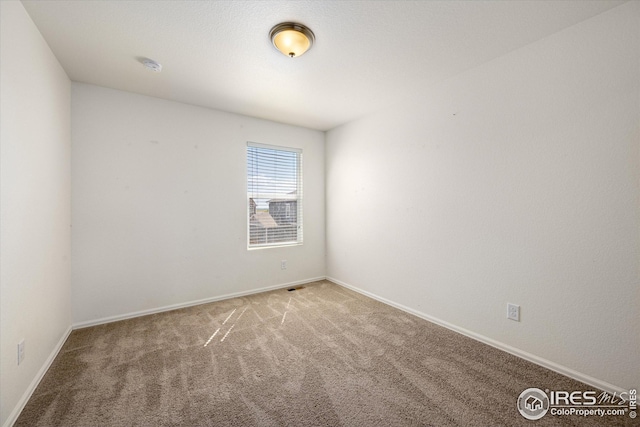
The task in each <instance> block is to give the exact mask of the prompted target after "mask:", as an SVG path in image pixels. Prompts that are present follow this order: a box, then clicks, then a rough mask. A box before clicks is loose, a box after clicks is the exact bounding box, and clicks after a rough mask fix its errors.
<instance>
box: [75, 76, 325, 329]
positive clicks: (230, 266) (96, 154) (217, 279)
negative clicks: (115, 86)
mask: <svg viewBox="0 0 640 427" xmlns="http://www.w3.org/2000/svg"><path fill="white" fill-rule="evenodd" d="M150 77H153V76H150ZM71 97H72V107H71V111H72V159H73V163H72V180H73V184H72V200H73V203H72V206H73V207H72V224H73V227H72V243H73V252H72V289H73V313H74V322H75V323H83V322H90V321H95V320H97V319H103V318H107V317H112V316H121V315H126V314H129V313H134V312H138V311H145V310H153V309H156V308H159V307H166V306H169V305H173V304H181V303H185V302H189V301H196V300H200V299H206V298H212V297H217V296H222V295H227V294H232V293H238V292H246V291H252V290H256V289H260V288H263V287H267V286H274V285H282V284H286V283H291V282H296V281H304V280H308V279H313V278H317V277H324V274H325V265H324V252H325V246H324V239H325V233H324V134H323V133H322V132H318V131H312V130H307V129H303V128H299V127H293V126H288V125H283V124H277V123H273V122H268V121H264V120H258V119H254V118H249V117H244V116H239V115H234V114H229V113H224V112H220V111H214V110H209V109H205V108H201V107H194V106H190V105H185V104H180V103H176V102H171V101H165V100H160V99H156V98H151V97H145V96H141V95H135V94H131V93H127V92H121V91H117V90H112V89H105V88H101V87H97V86H92V85H86V84H80V83H73V85H72V96H71ZM247 141H253V142H259V143H264V144H273V145H282V146H289V147H298V148H302V149H303V152H304V155H303V156H304V157H303V158H304V195H305V199H304V227H305V228H304V244H303V245H302V246H294V247H284V248H277V249H273V248H272V249H261V250H251V251H248V250H247V223H246V212H247V202H246V142H247ZM281 260H287V261H288V262H287V270H281V269H280V261H281Z"/></svg>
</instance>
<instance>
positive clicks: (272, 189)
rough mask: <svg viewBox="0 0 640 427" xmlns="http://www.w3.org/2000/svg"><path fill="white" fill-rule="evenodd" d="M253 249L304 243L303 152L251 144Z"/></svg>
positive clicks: (249, 199)
mask: <svg viewBox="0 0 640 427" xmlns="http://www.w3.org/2000/svg"><path fill="white" fill-rule="evenodd" d="M247 212H248V219H247V221H248V229H249V232H248V234H249V241H248V247H249V248H259V247H270V246H282V245H291V244H300V243H302V150H299V149H295V148H285V147H275V146H270V145H264V144H256V143H253V142H248V143H247Z"/></svg>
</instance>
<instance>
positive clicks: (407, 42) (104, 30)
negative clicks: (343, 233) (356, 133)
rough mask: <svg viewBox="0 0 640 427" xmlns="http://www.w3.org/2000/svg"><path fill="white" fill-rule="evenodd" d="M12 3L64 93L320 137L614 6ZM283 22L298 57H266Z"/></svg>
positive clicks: (535, 3)
mask: <svg viewBox="0 0 640 427" xmlns="http://www.w3.org/2000/svg"><path fill="white" fill-rule="evenodd" d="M22 3H23V4H24V6H25V8H26V10H27V12H28V13H29V14H30V16H31V18H32V19H33V21H34V22H35V24H36V25H37V27H38V28H39V29H40V32H41V33H42V35H43V36H44V38H45V40H46V41H47V42H48V43H49V46H50V47H51V49H52V50H53V52H54V54H55V55H56V57H57V58H58V60H59V61H60V63H61V64H62V66H63V67H64V69H65V70H66V72H67V74H68V75H69V78H70V79H71V80H73V81H76V82H84V83H91V84H95V85H99V86H105V87H110V88H115V89H121V90H126V91H129V92H135V93H140V94H144V95H150V96H154V97H158V98H164V99H170V100H174V101H179V102H184V103H188V104H194V105H200V106H204V107H209V108H214V109H219V110H224V111H229V112H233V113H239V114H244V115H248V116H254V117H260V118H264V119H269V120H273V121H278V122H283V123H289V124H294V125H299V126H304V127H307V128H312V129H319V130H328V129H331V128H334V127H336V126H338V125H341V124H343V123H346V122H349V121H351V120H354V119H356V118H359V117H361V116H363V115H366V114H367V113H370V112H373V111H375V110H377V109H380V108H382V107H384V106H385V105H388V104H391V103H395V102H399V101H401V100H402V99H403V98H404V97H407V96H410V95H412V94H415V93H416V91H420V90H423V89H425V88H428V87H429V86H431V85H433V84H435V83H437V82H439V81H442V80H444V79H446V78H449V77H451V76H453V75H455V74H458V73H460V72H462V71H464V70H467V69H469V68H471V67H474V66H477V65H479V64H482V63H484V62H487V61H490V60H491V59H493V58H496V57H498V56H501V55H504V54H506V53H508V52H510V51H512V50H514V49H517V48H519V47H521V46H524V45H526V44H529V43H531V42H534V41H536V40H539V39H541V38H543V37H545V36H548V35H550V34H552V33H555V32H557V31H560V30H562V29H564V28H566V27H569V26H571V25H574V24H576V23H578V22H580V21H583V20H585V19H588V18H590V17H592V16H594V15H596V14H599V13H601V12H603V11H605V10H607V9H611V8H613V7H615V6H617V5H619V4H621V3H623V2H622V1H609V0H606V1H584V0H580V1H570V0H567V1H538V0H535V1H375V2H374V1H318V0H308V1H150V0H143V1H121V0H103V1H57V0H55V1H43V0H38V1H26V0H24V1H23V2H22ZM283 21H296V22H300V23H302V24H305V25H307V26H308V27H310V28H311V29H312V30H313V31H314V33H315V35H316V43H315V45H314V46H313V48H312V49H311V50H310V51H309V52H307V53H306V54H305V55H303V56H301V57H299V58H294V59H291V58H288V57H285V56H284V55H282V54H280V53H279V52H278V51H276V50H275V48H274V47H273V46H272V45H271V42H270V40H269V38H268V34H269V30H270V29H271V27H273V26H274V25H275V24H278V23H280V22H283ZM145 57H147V58H152V59H154V60H156V61H158V62H160V63H161V64H162V65H163V70H162V72H161V73H154V72H152V71H149V70H147V69H145V68H144V67H143V66H142V64H141V62H140V61H141V59H142V58H145Z"/></svg>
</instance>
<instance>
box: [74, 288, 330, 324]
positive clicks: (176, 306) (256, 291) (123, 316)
mask: <svg viewBox="0 0 640 427" xmlns="http://www.w3.org/2000/svg"><path fill="white" fill-rule="evenodd" d="M324 279H325V277H324V276H321V277H315V278H311V279H304V280H297V281H295V282H289V283H282V284H279V285H273V286H266V287H264V288H258V289H252V290H250V291H243V292H234V293H231V294H225V295H220V296H216V297H210V298H204V299H200V300H196V301H188V302H184V303H179V304H172V305H165V306H163V307H158V308H151V309H148V310H141V311H135V312H133V313H125V314H118V315H116V316H109V317H103V318H101V319H95V320H87V321H84V322H78V323H74V324H73V325H72V326H73V329H82V328H88V327H90V326H97V325H102V324H105V323H111V322H117V321H119V320H125V319H132V318H134V317H140V316H147V315H149V314H155V313H162V312H164V311H171V310H177V309H180V308H186V307H192V306H194V305H200V304H207V303H210V302H215V301H222V300H225V299H231V298H238V297H244V296H247V295H253V294H259V293H260V292H266V291H273V290H276V289H282V288H288V287H291V286H298V285H303V284H305V283H311V282H317V281H318V280H324Z"/></svg>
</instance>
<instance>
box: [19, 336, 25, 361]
mask: <svg viewBox="0 0 640 427" xmlns="http://www.w3.org/2000/svg"><path fill="white" fill-rule="evenodd" d="M22 362H24V340H22V341H20V342H19V343H18V365H19V364H21V363H22Z"/></svg>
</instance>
